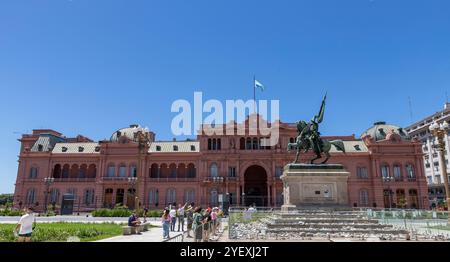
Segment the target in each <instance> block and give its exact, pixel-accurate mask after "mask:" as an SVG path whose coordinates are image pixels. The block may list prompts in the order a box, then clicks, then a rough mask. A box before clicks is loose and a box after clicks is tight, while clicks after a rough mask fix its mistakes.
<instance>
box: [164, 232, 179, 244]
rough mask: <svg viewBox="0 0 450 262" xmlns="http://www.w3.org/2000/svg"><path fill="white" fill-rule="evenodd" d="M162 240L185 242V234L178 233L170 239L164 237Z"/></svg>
mask: <svg viewBox="0 0 450 262" xmlns="http://www.w3.org/2000/svg"><path fill="white" fill-rule="evenodd" d="M162 242H184V235H183V234H178V235H176V236H174V237H171V238H168V239H164V240H163V241H162Z"/></svg>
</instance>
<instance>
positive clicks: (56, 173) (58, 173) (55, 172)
mask: <svg viewBox="0 0 450 262" xmlns="http://www.w3.org/2000/svg"><path fill="white" fill-rule="evenodd" d="M53 177H54V178H61V165H60V164H56V165H55V167H54V168H53Z"/></svg>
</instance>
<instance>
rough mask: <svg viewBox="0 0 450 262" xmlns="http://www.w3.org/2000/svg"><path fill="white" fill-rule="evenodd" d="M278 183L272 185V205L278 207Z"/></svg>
mask: <svg viewBox="0 0 450 262" xmlns="http://www.w3.org/2000/svg"><path fill="white" fill-rule="evenodd" d="M276 185H277V184H276V182H275V183H273V184H272V203H273V206H277V186H276Z"/></svg>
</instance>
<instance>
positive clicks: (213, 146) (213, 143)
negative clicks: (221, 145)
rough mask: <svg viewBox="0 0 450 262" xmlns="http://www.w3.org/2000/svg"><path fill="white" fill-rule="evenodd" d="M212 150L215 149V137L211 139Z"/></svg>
mask: <svg viewBox="0 0 450 262" xmlns="http://www.w3.org/2000/svg"><path fill="white" fill-rule="evenodd" d="M212 150H217V140H216V139H215V138H213V140H212Z"/></svg>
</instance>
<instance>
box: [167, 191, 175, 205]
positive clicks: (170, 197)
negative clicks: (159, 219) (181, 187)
mask: <svg viewBox="0 0 450 262" xmlns="http://www.w3.org/2000/svg"><path fill="white" fill-rule="evenodd" d="M175 202H177V191H176V190H175V188H169V189H167V192H166V205H169V204H173V203H175Z"/></svg>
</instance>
